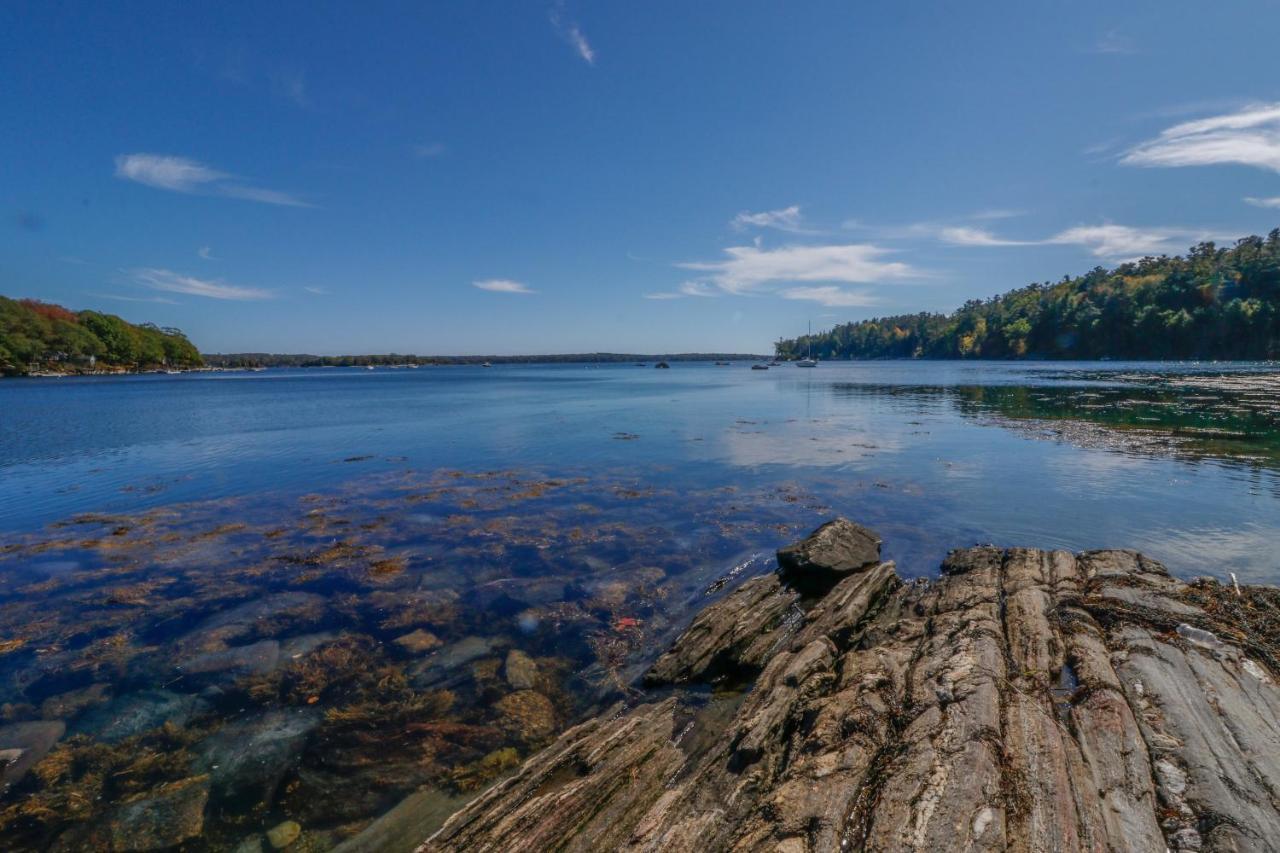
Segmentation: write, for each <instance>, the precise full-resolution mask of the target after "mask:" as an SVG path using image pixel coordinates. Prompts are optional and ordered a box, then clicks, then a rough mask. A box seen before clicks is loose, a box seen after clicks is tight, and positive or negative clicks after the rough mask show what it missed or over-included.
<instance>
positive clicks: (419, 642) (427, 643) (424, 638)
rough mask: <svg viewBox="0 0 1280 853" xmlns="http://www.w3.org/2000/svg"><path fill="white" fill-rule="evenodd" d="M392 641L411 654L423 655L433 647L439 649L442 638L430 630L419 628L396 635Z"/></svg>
mask: <svg viewBox="0 0 1280 853" xmlns="http://www.w3.org/2000/svg"><path fill="white" fill-rule="evenodd" d="M392 642H394V643H395V644H396V645H397V646H399V647H400V648H402V649H404V650H405V651H406V652H408V653H409V654H413V655H421V654H425V653H427V652H429V651H431V650H432V649H438V648H440V646H441V642H440V638H439V637H437V636H436V635H435V634H433V633H431V632H430V631H425V630H423V629H422V628H419V629H418V630H416V631H412V632H410V633H408V634H405V635H403V636H400V637H396V638H395V639H394V640H393V641H392Z"/></svg>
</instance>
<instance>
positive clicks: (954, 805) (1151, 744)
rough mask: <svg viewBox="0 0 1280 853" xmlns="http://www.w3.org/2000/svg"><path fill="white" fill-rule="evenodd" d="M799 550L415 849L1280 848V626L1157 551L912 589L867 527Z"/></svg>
mask: <svg viewBox="0 0 1280 853" xmlns="http://www.w3.org/2000/svg"><path fill="white" fill-rule="evenodd" d="M784 554H786V555H787V556H786V557H785V559H786V560H787V562H788V566H789V569H788V571H784V572H779V573H778V574H776V575H769V576H765V577H761V578H757V579H754V580H752V581H749V582H748V583H746V584H743V586H742V587H740V588H739V589H738V590H737V591H735V592H734V593H732V594H730V595H729V596H727V597H726V598H725V599H723V600H721V601H719V602H717V603H715V604H714V605H712V606H711V607H709V608H708V609H707V610H705V611H704V612H703V613H702V614H700V615H699V616H698V617H697V618H695V620H694V622H693V624H692V625H691V626H690V627H689V629H688V630H687V631H686V632H685V633H684V634H683V635H681V636H680V638H679V639H677V640H676V641H675V643H674V644H673V646H672V647H671V649H669V650H668V651H667V653H666V654H664V655H663V656H662V657H660V658H659V660H658V662H657V663H656V664H655V665H654V667H653V669H651V670H650V672H649V674H648V676H647V678H646V681H647V683H648V684H649V685H651V686H653V687H660V688H661V690H660V691H656V692H653V693H650V694H643V693H642V694H640V695H639V697H638V699H636V700H635V703H634V704H633V705H632V706H630V707H623V706H618V707H615V708H613V709H611V710H610V711H608V712H606V713H605V714H602V715H601V716H599V717H596V718H593V719H590V720H587V721H586V722H584V723H582V724H580V725H578V726H576V727H574V728H572V729H570V730H568V731H567V732H565V733H564V734H563V735H561V736H560V738H559V739H558V740H556V741H555V742H554V743H553V744H552V745H551V746H549V747H547V748H546V749H544V750H543V751H541V752H539V753H537V754H535V755H534V756H532V757H531V758H530V759H529V760H528V761H527V762H526V763H525V764H524V766H523V767H522V768H521V769H520V771H519V772H518V773H517V774H516V775H515V776H513V777H511V778H509V779H507V780H506V781H504V782H502V783H500V784H498V785H496V786H495V787H494V788H492V789H490V790H489V791H488V792H486V793H485V794H483V795H482V796H480V797H479V798H477V799H476V800H475V801H473V802H472V803H470V804H469V805H467V806H466V807H465V808H463V809H461V810H460V811H459V812H458V813H457V814H455V815H454V816H453V817H451V818H450V819H449V820H448V821H447V822H446V823H445V824H444V826H443V827H441V828H440V830H439V831H438V832H436V833H435V834H434V835H432V836H431V838H430V839H427V840H425V841H424V843H423V844H422V846H421V847H420V848H419V849H421V850H423V851H443V850H482V851H484V850H491V851H498V850H502V851H535V850H544V849H558V850H567V851H588V850H600V849H609V850H645V851H658V850H662V851H667V850H676V851H698V853H707V852H708V851H720V850H762V851H763V850H768V851H784V853H800V851H886V852H887V851H895V853H897V851H921V852H922V853H923V851H936V850H973V851H979V850H983V851H985V850H991V851H995V850H1001V851H1003V850H1015V851H1049V850H1052V851H1128V850H1132V851H1157V853H1158V852H1159V851H1164V850H1171V851H1190V850H1205V851H1242V852H1243V851H1276V850H1280V796H1278V792H1280V688H1278V687H1277V683H1278V681H1280V679H1278V678H1277V676H1278V675H1280V673H1277V672H1276V670H1275V668H1274V666H1275V665H1274V656H1272V655H1270V654H1266V653H1263V652H1265V650H1266V649H1268V648H1275V647H1277V646H1280V637H1269V638H1266V637H1259V636H1258V635H1257V633H1256V632H1254V633H1253V634H1252V635H1251V634H1250V632H1248V631H1246V630H1244V627H1245V626H1242V625H1233V624H1232V623H1231V622H1230V620H1229V618H1228V615H1229V613H1228V611H1229V610H1230V608H1218V607H1214V608H1212V612H1209V611H1206V610H1205V609H1203V608H1202V607H1201V606H1200V604H1199V603H1197V599H1196V596H1195V595H1192V594H1191V588H1190V587H1188V586H1187V585H1186V584H1183V583H1181V582H1180V581H1177V580H1176V579H1174V578H1172V577H1170V576H1169V575H1168V573H1167V572H1166V571H1165V570H1164V569H1163V567H1161V566H1160V565H1159V564H1158V563H1156V562H1154V561H1152V560H1149V559H1147V558H1145V557H1143V556H1142V555H1139V554H1136V553H1134V552H1131V551H1098V552H1088V553H1084V554H1078V555H1076V554H1071V553H1068V552H1064V551H1041V550H1035V549H1027V548H1013V549H1001V548H995V547H980V548H969V549H963V550H958V551H954V552H952V553H951V554H950V555H949V556H948V558H947V560H946V561H945V563H944V565H943V567H942V574H941V577H940V578H939V579H938V580H937V581H934V582H914V583H910V584H906V583H902V582H901V581H900V580H898V578H897V577H896V574H895V572H894V569H893V566H892V564H889V563H883V562H880V561H879V559H878V555H879V537H877V536H875V534H873V533H871V532H870V531H865V529H863V528H860V527H857V526H856V525H852V524H850V523H848V522H836V523H833V524H829V525H824V527H823V528H820V529H819V530H818V531H816V532H815V534H814V536H813V537H810V539H809V540H806V541H805V542H804V543H799V544H798V545H797V546H793V547H792V548H789V549H783V551H781V552H779V560H780V562H782V560H783V559H784V558H783V555H784ZM812 566H818V567H819V569H818V572H817V574H816V575H815V574H812V573H811V574H807V575H806V574H805V573H806V572H809V569H810V567H812ZM797 572H800V574H799V575H797V574H796V573H797ZM823 573H825V579H824V580H823V581H822V582H821V583H820V584H815V581H814V577H820V576H822V575H823ZM797 578H800V580H799V581H798V582H797ZM822 585H825V591H824V592H823V593H821V594H814V593H813V592H812V591H813V590H814V589H816V588H818V587H820V586H822ZM1222 594H1223V595H1226V594H1228V593H1227V592H1226V591H1222ZM1254 594H1255V593H1254V592H1252V591H1250V590H1247V589H1246V590H1245V591H1243V592H1242V593H1241V595H1242V596H1251V595H1254ZM1277 600H1280V599H1277ZM1273 606H1274V602H1272V600H1271V599H1268V600H1267V602H1264V603H1263V604H1262V605H1260V607H1261V608H1262V609H1263V610H1265V609H1266V608H1267V607H1273ZM1260 649H1261V650H1263V652H1260V651H1259V650H1260ZM731 668H732V669H733V670H734V672H736V673H737V674H738V675H742V674H744V673H749V674H750V675H751V678H752V680H751V681H750V683H749V685H748V686H747V687H746V688H744V689H742V690H741V691H740V692H737V693H726V692H725V689H726V688H736V687H737V686H738V684H736V683H730V682H729V681H728V680H726V679H724V678H723V674H724V673H725V672H727V671H728V670H729V669H731ZM708 685H715V686H718V687H719V688H720V690H719V692H713V691H708V689H707V686H708Z"/></svg>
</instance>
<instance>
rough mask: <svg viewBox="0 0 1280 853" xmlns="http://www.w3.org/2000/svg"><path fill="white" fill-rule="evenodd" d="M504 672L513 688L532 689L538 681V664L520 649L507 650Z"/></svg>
mask: <svg viewBox="0 0 1280 853" xmlns="http://www.w3.org/2000/svg"><path fill="white" fill-rule="evenodd" d="M503 673H504V675H505V676H506V679H507V684H510V685H511V687H512V689H513V690H532V689H533V686H534V685H535V684H536V683H537V681H538V665H537V664H536V663H534V662H533V658H531V657H529V656H528V655H527V654H525V653H524V652H522V651H520V650H519V649H512V650H511V651H509V652H507V660H506V662H505V663H504V664H503Z"/></svg>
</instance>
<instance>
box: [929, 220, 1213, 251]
mask: <svg viewBox="0 0 1280 853" xmlns="http://www.w3.org/2000/svg"><path fill="white" fill-rule="evenodd" d="M938 237H939V239H941V240H942V241H943V242H944V243H949V244H951V245H953V246H978V247H991V246H1080V247H1082V248H1084V249H1086V250H1088V251H1089V253H1090V254H1092V255H1093V256H1094V257H1097V258H1105V259H1110V260H1131V259H1134V258H1141V257H1144V256H1146V255H1169V254H1176V253H1177V252H1179V251H1181V250H1183V249H1185V248H1186V247H1187V246H1188V245H1190V244H1192V243H1196V242H1199V241H1201V240H1211V239H1215V235H1213V234H1211V233H1209V232H1207V231H1203V230H1199V231H1197V230H1193V229H1189V228H1135V227H1132V226H1129V225H1113V224H1110V223H1106V224H1103V225H1078V226H1076V227H1074V228H1068V229H1066V230H1065V231H1060V232H1058V233H1057V234H1054V235H1052V236H1050V237H1046V238H1044V239H1041V240H1009V239H1005V238H1003V237H998V236H996V235H995V234H993V233H991V232H990V231H987V230H985V229H982V228H943V229H942V230H941V231H939V232H938ZM1218 239H1221V238H1220V237H1219V238H1218Z"/></svg>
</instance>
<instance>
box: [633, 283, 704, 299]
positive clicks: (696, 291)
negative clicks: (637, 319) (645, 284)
mask: <svg viewBox="0 0 1280 853" xmlns="http://www.w3.org/2000/svg"><path fill="white" fill-rule="evenodd" d="M719 295H720V291H718V290H716V289H715V288H713V287H712V286H711V285H709V284H707V283H706V282H703V281H686V282H684V283H683V284H681V285H680V287H679V288H677V289H676V290H674V291H660V292H658V293H646V294H645V295H644V298H645V299H684V298H685V297H686V296H703V297H714V296H719Z"/></svg>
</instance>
